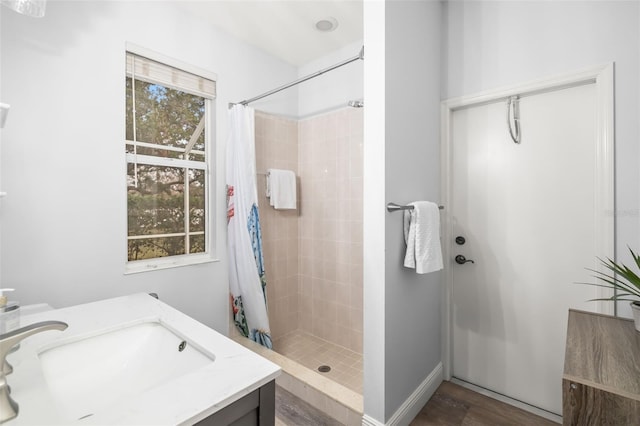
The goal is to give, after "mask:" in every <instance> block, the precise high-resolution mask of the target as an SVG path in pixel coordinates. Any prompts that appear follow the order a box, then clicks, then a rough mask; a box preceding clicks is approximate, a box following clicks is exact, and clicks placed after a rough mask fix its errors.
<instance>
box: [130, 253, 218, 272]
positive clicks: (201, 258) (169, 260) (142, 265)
mask: <svg viewBox="0 0 640 426" xmlns="http://www.w3.org/2000/svg"><path fill="white" fill-rule="evenodd" d="M219 261H220V259H216V258H214V257H213V256H212V255H211V254H202V255H187V256H171V257H163V258H159V259H145V260H135V261H132V262H127V263H126V265H125V270H124V274H125V275H129V274H138V273H140V272H150V271H158V270H161V269H171V268H180V267H183V266H191V265H199V264H201V263H213V262H219Z"/></svg>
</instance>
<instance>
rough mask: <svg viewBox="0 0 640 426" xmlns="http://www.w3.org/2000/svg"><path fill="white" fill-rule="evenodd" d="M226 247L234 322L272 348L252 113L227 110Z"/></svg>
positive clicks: (239, 107)
mask: <svg viewBox="0 0 640 426" xmlns="http://www.w3.org/2000/svg"><path fill="white" fill-rule="evenodd" d="M227 248H228V252H229V288H230V291H231V305H232V309H233V319H234V322H235V324H236V327H238V329H239V330H240V332H241V333H242V334H243V335H244V336H246V337H248V338H250V339H251V340H253V341H254V342H258V343H260V344H261V345H263V346H266V347H267V348H272V346H273V345H272V343H271V332H270V329H269V318H268V317H267V304H266V302H267V299H266V297H267V296H266V291H265V287H266V284H267V283H266V279H265V273H264V260H263V257H262V235H261V232H260V218H259V215H258V191H257V187H256V159H255V126H254V110H253V108H250V107H247V106H244V105H234V106H233V107H232V108H231V109H230V110H229V138H228V141H227Z"/></svg>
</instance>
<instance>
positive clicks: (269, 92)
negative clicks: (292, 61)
mask: <svg viewBox="0 0 640 426" xmlns="http://www.w3.org/2000/svg"><path fill="white" fill-rule="evenodd" d="M358 59H362V60H364V46H362V49H360V53H358V55H357V56H354V57H353V58H349V59H346V60H344V61H342V62H340V63H338V64H335V65H333V66H330V67H328V68H325V69H322V70H320V71H317V72H314V73H313V74H309V75H308V76H306V77H302V78H299V79H297V80H296V81H292V82H291V83H289V84H285V85H284V86H280V87H277V88H275V89H273V90H269V91H268V92H265V93H263V94H261V95H258V96H256V97H253V98H251V99H245V100H244V101H240V102H237V103H229V108H231V107H232V106H234V105H238V104H240V105H249V104H250V103H251V102H254V101H257V100H259V99H262V98H266V97H267V96H271V95H273V94H274V93H278V92H280V91H282V90H284V89H288V88H289V87H292V86H295V85H297V84H300V83H302V82H305V81H307V80H311V79H312V78H315V77H317V76H319V75H322V74H324V73H326V72H329V71H333V70H335V69H336V68H340V67H342V66H344V65H347V64H350V63H351V62H354V61H357V60H358Z"/></svg>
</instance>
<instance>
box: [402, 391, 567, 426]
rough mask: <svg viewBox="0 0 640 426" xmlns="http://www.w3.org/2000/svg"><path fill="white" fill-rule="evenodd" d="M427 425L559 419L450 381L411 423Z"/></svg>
mask: <svg viewBox="0 0 640 426" xmlns="http://www.w3.org/2000/svg"><path fill="white" fill-rule="evenodd" d="M427 425H428V426H431V425H442V426H444V425H446V426H454V425H477V426H482V425H487V426H489V425H491V426H497V425H518V426H538V425H544V426H547V425H549V426H551V425H556V426H557V423H554V422H552V421H550V420H547V419H545V418H542V417H539V416H536V415H535V414H531V413H529V412H527V411H523V410H521V409H519V408H516V407H513V406H511V405H508V404H505V403H503V402H500V401H497V400H495V399H493V398H489V397H487V396H484V395H481V394H479V393H477V392H474V391H472V390H469V389H467V388H464V387H462V386H458V385H456V384H453V383H451V382H442V384H441V385H440V386H439V387H438V389H437V390H436V393H435V394H433V396H432V397H431V399H430V400H429V402H427V404H426V405H425V406H424V407H423V408H422V411H420V414H418V415H417V416H416V418H415V419H413V421H412V422H411V426H427Z"/></svg>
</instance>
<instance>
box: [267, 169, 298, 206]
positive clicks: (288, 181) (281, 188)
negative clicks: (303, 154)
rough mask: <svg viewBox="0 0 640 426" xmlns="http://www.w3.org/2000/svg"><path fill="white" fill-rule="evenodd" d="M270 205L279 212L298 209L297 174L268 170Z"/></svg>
mask: <svg viewBox="0 0 640 426" xmlns="http://www.w3.org/2000/svg"><path fill="white" fill-rule="evenodd" d="M267 179H268V184H267V187H268V188H269V192H270V194H271V196H270V198H269V204H270V205H272V206H273V208H274V209H277V210H285V209H293V210H295V209H296V174H295V173H294V172H293V171H291V170H279V169H269V170H267Z"/></svg>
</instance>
